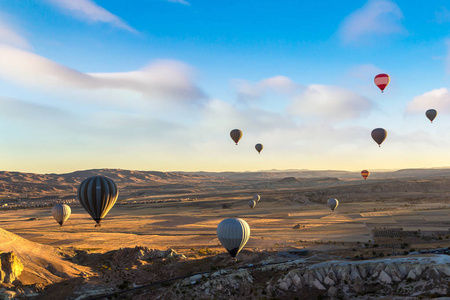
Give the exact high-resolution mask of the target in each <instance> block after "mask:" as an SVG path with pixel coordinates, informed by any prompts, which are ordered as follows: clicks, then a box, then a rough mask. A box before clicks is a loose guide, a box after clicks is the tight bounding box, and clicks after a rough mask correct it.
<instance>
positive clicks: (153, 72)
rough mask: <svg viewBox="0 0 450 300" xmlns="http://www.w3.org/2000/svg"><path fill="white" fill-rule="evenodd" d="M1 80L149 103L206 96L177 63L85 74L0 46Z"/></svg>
mask: <svg viewBox="0 0 450 300" xmlns="http://www.w3.org/2000/svg"><path fill="white" fill-rule="evenodd" d="M0 77H3V78H4V79H7V80H9V81H12V82H15V83H17V84H20V85H24V86H32V87H35V88H40V89H42V88H43V89H47V90H50V91H51V90H60V89H64V88H71V89H84V90H101V89H112V90H128V91H133V92H137V93H140V94H142V95H143V96H144V97H145V98H150V99H162V100H164V99H174V100H177V99H180V100H199V99H203V98H204V97H205V95H204V92H203V91H202V90H201V89H200V88H199V87H197V86H196V85H195V84H194V82H193V71H192V69H191V68H190V67H189V66H187V65H185V64H183V63H181V62H178V61H172V60H160V61H156V62H153V63H151V64H149V65H147V66H146V67H144V68H142V69H140V70H137V71H130V72H118V73H83V72H80V71H77V70H74V69H71V68H68V67H66V66H63V65H61V64H58V63H56V62H54V61H52V60H49V59H47V58H45V57H42V56H39V55H36V54H34V53H31V52H28V51H24V50H20V49H16V48H13V47H9V46H0Z"/></svg>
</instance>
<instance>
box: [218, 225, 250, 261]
mask: <svg viewBox="0 0 450 300" xmlns="http://www.w3.org/2000/svg"><path fill="white" fill-rule="evenodd" d="M217 237H218V238H219V241H220V243H221V244H222V246H224V247H225V249H227V251H228V253H230V255H231V257H236V255H237V254H238V253H239V252H240V251H241V250H242V248H244V246H245V244H246V243H247V241H248V239H249V238H250V226H248V224H247V222H245V221H244V220H242V219H238V218H230V219H225V220H223V221H222V222H220V223H219V225H218V226H217Z"/></svg>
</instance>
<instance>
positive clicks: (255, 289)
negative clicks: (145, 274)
mask: <svg viewBox="0 0 450 300" xmlns="http://www.w3.org/2000/svg"><path fill="white" fill-rule="evenodd" d="M307 264H308V263H307V261H306V260H305V259H299V260H295V261H291V262H287V263H282V264H276V265H266V266H261V267H258V268H246V269H244V268H241V269H238V270H233V269H223V270H219V271H216V272H214V273H212V274H207V275H195V276H192V277H190V278H187V279H185V280H183V281H180V282H178V283H176V284H174V285H173V286H172V288H170V289H167V290H166V291H164V292H163V293H162V294H160V296H161V297H162V298H166V297H178V298H181V299H188V298H189V297H194V298H195V299H212V298H216V299H239V298H247V297H250V298H255V299H258V298H259V297H264V296H266V297H267V296H268V297H276V298H277V299H317V297H321V298H323V299H378V298H380V297H382V296H389V297H391V298H389V299H420V298H424V297H425V298H427V297H444V296H450V291H449V283H450V256H448V255H430V256H411V257H396V258H387V259H374V260H366V261H326V262H321V263H315V264H311V265H307ZM269 274H270V275H269ZM262 275H263V276H262ZM264 275H265V277H266V278H264ZM262 279H267V280H266V281H263V282H262ZM141 297H144V298H139V299H145V294H144V295H141ZM189 299H190V298H189Z"/></svg>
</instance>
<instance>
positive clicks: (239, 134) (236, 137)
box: [230, 129, 242, 145]
mask: <svg viewBox="0 0 450 300" xmlns="http://www.w3.org/2000/svg"><path fill="white" fill-rule="evenodd" d="M230 136H231V138H232V139H233V141H234V142H235V143H236V145H237V144H238V142H239V140H240V139H241V138H242V131H240V130H239V129H233V130H231V132H230Z"/></svg>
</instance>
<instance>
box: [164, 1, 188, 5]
mask: <svg viewBox="0 0 450 300" xmlns="http://www.w3.org/2000/svg"><path fill="white" fill-rule="evenodd" d="M167 2H172V3H180V4H183V5H191V4H190V3H189V2H187V1H186V0H167Z"/></svg>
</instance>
